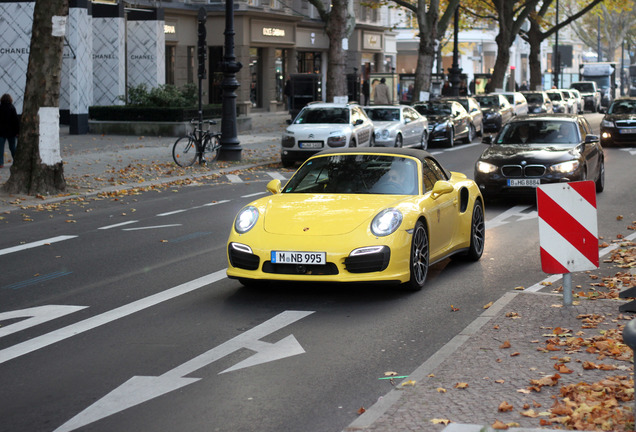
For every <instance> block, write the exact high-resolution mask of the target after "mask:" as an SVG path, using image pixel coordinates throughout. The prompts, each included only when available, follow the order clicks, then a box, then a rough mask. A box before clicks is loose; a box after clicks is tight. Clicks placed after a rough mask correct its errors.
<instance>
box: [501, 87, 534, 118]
mask: <svg viewBox="0 0 636 432" xmlns="http://www.w3.org/2000/svg"><path fill="white" fill-rule="evenodd" d="M499 94H502V95H504V96H505V97H506V99H508V102H510V105H512V108H513V111H514V115H525V114H528V101H527V100H526V97H525V96H524V95H522V94H521V93H519V92H502V93H499Z"/></svg>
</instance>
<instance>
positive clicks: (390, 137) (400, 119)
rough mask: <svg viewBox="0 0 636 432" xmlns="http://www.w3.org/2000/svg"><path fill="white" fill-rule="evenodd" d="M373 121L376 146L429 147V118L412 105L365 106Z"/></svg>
mask: <svg viewBox="0 0 636 432" xmlns="http://www.w3.org/2000/svg"><path fill="white" fill-rule="evenodd" d="M364 110H365V111H366V113H367V115H368V116H369V118H370V119H371V121H372V122H373V128H374V132H375V146H382V147H420V148H423V149H426V148H427V147H428V120H427V119H426V117H424V116H422V115H421V114H420V113H418V112H417V111H415V110H414V109H413V108H411V107H410V106H406V105H374V106H367V107H364Z"/></svg>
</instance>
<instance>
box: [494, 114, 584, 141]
mask: <svg viewBox="0 0 636 432" xmlns="http://www.w3.org/2000/svg"><path fill="white" fill-rule="evenodd" d="M579 142H580V139H579V135H578V128H577V126H576V123H574V122H569V121H567V122H566V121H554V120H533V121H518V122H512V123H508V124H506V125H505V126H504V128H503V129H502V131H501V133H500V134H499V135H498V136H497V139H496V141H495V143H496V144H497V145H507V144H514V145H519V144H522V145H523V144H578V143H579Z"/></svg>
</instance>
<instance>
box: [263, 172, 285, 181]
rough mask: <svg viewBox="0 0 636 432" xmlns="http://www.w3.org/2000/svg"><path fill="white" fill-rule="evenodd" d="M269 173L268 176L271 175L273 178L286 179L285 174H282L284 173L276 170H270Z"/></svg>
mask: <svg viewBox="0 0 636 432" xmlns="http://www.w3.org/2000/svg"><path fill="white" fill-rule="evenodd" d="M267 175H268V176H270V177H271V178H273V179H278V180H280V181H283V180H285V176H284V175H282V174H281V173H279V172H276V171H269V172H268V173H267Z"/></svg>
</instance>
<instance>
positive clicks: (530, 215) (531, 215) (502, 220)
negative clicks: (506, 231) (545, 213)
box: [486, 206, 539, 229]
mask: <svg viewBox="0 0 636 432" xmlns="http://www.w3.org/2000/svg"><path fill="white" fill-rule="evenodd" d="M529 208H531V206H514V207H512V208H511V209H508V210H506V211H505V212H503V213H501V214H500V215H498V216H495V217H494V218H492V219H489V220H487V221H486V229H489V228H496V227H498V226H500V225H505V224H507V223H509V222H511V221H507V220H506V219H508V218H510V217H516V218H517V219H515V220H514V222H519V221H522V220H526V219H536V218H537V217H538V216H539V214H538V212H537V211H536V210H533V211H531V212H526V213H524V210H527V209H529Z"/></svg>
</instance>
